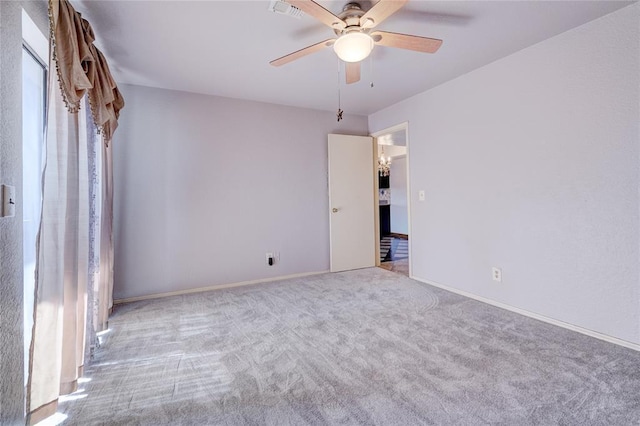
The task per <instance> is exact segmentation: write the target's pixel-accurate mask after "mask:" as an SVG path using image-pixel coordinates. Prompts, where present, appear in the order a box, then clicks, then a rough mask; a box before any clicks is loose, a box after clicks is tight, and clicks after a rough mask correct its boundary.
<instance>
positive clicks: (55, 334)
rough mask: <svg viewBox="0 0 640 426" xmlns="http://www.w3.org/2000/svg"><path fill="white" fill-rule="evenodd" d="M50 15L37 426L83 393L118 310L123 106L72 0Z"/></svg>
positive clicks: (32, 370) (30, 392)
mask: <svg viewBox="0 0 640 426" xmlns="http://www.w3.org/2000/svg"><path fill="white" fill-rule="evenodd" d="M49 17H50V25H51V34H50V43H51V44H50V48H51V59H50V63H49V65H50V66H49V69H50V70H51V71H52V72H50V73H49V85H48V94H49V103H48V110H47V134H46V142H45V144H46V147H45V149H46V160H45V161H46V163H45V170H44V174H43V205H42V221H41V224H40V232H39V235H38V256H37V259H38V261H37V265H36V294H35V309H34V326H33V337H32V342H31V351H30V360H29V380H28V384H27V387H28V388H27V413H28V417H29V418H28V422H29V423H30V424H34V423H37V422H38V421H40V420H42V419H44V418H46V417H47V416H49V415H51V414H53V413H55V411H56V409H57V401H58V397H59V395H63V394H67V393H71V392H73V391H75V390H76V389H77V381H78V378H79V377H80V376H81V375H82V371H83V367H84V363H85V354H86V353H88V351H87V346H88V345H87V342H94V341H95V333H96V332H98V331H102V330H104V329H106V328H107V327H108V316H109V312H110V310H111V307H112V303H113V302H112V290H113V244H112V231H111V230H112V203H113V192H112V187H113V185H112V162H111V158H112V156H111V148H110V146H109V142H110V141H111V137H112V135H113V132H114V130H115V129H116V127H117V119H118V115H119V111H120V109H121V108H122V107H123V106H124V101H123V99H122V96H121V95H120V93H119V91H118V89H117V87H116V84H115V81H114V80H113V78H112V77H111V74H110V72H109V68H108V66H107V63H106V60H105V58H104V56H103V55H102V53H101V52H100V51H99V50H98V49H97V48H96V47H95V46H94V45H93V41H94V36H93V31H92V29H91V26H90V25H89V23H88V22H87V21H86V20H84V19H82V18H81V16H80V14H79V13H77V12H76V11H75V10H74V9H73V7H72V6H71V5H70V3H69V2H68V1H66V0H50V1H49ZM53 70H56V71H55V72H53ZM89 107H90V111H91V114H89V113H88V111H89ZM97 164H99V167H96V165H97Z"/></svg>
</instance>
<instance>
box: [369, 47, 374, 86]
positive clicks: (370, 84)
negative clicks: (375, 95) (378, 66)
mask: <svg viewBox="0 0 640 426" xmlns="http://www.w3.org/2000/svg"><path fill="white" fill-rule="evenodd" d="M369 75H370V76H371V83H369V86H370V87H371V88H372V89H373V55H371V56H369Z"/></svg>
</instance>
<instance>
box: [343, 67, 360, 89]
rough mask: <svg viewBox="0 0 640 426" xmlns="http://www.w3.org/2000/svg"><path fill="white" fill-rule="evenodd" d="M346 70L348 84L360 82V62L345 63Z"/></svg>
mask: <svg viewBox="0 0 640 426" xmlns="http://www.w3.org/2000/svg"><path fill="white" fill-rule="evenodd" d="M344 68H345V74H346V75H347V84H351V83H357V82H359V81H360V62H345V63H344Z"/></svg>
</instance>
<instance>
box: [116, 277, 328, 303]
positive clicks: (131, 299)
mask: <svg viewBox="0 0 640 426" xmlns="http://www.w3.org/2000/svg"><path fill="white" fill-rule="evenodd" d="M327 272H329V271H319V272H304V273H301V274H292V275H284V276H280V277H273V278H262V279H258V280H251V281H240V282H237V283H230V284H220V285H213V286H209V287H198V288H190V289H187V290H178V291H170V292H166V293H155V294H148V295H145V296H136V297H126V298H124V299H115V300H114V301H113V304H114V305H120V304H122V303H129V302H137V301H139V300H150V299H160V298H163V297H171V296H181V295H183V294H191V293H202V292H204V291H211V290H221V289H223V288H232V287H242V286H245V285H252V284H262V283H269V282H273V281H280V280H288V279H291V278H302V277H308V276H311V275H320V274H325V273H327Z"/></svg>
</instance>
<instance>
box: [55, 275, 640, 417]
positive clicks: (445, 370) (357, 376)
mask: <svg viewBox="0 0 640 426" xmlns="http://www.w3.org/2000/svg"><path fill="white" fill-rule="evenodd" d="M110 326H111V330H110V332H109V333H107V334H106V336H105V340H104V343H103V345H102V347H101V348H99V349H98V350H97V352H96V354H95V359H94V361H93V364H92V365H90V366H89V367H88V368H87V377H88V380H89V381H88V382H86V383H84V384H83V385H82V386H83V389H81V390H79V391H78V392H77V393H76V394H74V395H72V396H71V397H70V398H67V399H66V400H65V401H64V402H62V403H61V405H60V407H61V410H62V411H63V413H64V414H65V415H67V416H68V418H67V420H66V421H65V422H64V424H65V425H66V424H74V425H75V424H77V425H90V424H109V425H169V424H170V425H195V424H197V425H214V424H223V425H245V424H246V425H258V424H268V425H304V424H314V425H315V424H322V425H327V424H340V425H350V424H367V425H373V424H379V425H415V424H436V425H450V424H455V425H482V424H503V425H556V424H562V425H629V424H638V423H639V422H640V353H638V352H635V351H632V350H629V349H625V348H622V347H619V346H615V345H612V344H608V343H605V342H602V341H599V340H596V339H592V338H589V337H586V336H583V335H580V334H577V333H574V332H570V331H567V330H564V329H561V328H558V327H554V326H552V325H548V324H545V323H541V322H538V321H535V320H532V319H529V318H526V317H522V316H519V315H517V314H514V313H511V312H508V311H504V310H501V309H498V308H494V307H491V306H489V305H486V304H483V303H480V302H476V301H473V300H470V299H466V298H464V297H461V296H458V295H455V294H452V293H448V292H445V291H443V290H439V289H436V288H433V287H430V286H428V285H424V284H421V283H418V282H416V281H413V280H411V279H409V278H406V277H403V276H401V275H398V274H395V273H392V272H389V271H385V270H383V269H380V268H371V269H363V270H357V271H350V272H344V273H338V274H323V275H318V276H312V277H307V278H303V279H295V280H288V281H281V282H273V283H266V284H260V285H255V286H247V287H238V288H233V289H226V290H218V291H212V292H207V293H199V294H192V295H186V296H179V297H172V298H166V299H157V300H151V301H143V302H136V303H130V304H126V305H120V306H117V307H116V310H115V312H114V315H113V317H112V319H111V321H110Z"/></svg>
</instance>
